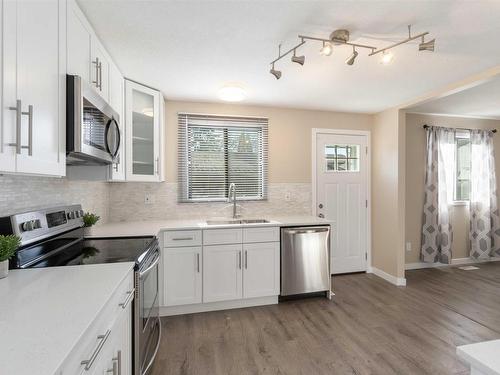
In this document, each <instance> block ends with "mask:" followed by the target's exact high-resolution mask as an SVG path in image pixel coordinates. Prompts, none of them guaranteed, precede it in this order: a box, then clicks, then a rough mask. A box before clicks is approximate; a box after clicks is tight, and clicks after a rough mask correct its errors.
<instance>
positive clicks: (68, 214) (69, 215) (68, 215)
mask: <svg viewBox="0 0 500 375" xmlns="http://www.w3.org/2000/svg"><path fill="white" fill-rule="evenodd" d="M66 219H68V220H69V219H71V212H68V213H66Z"/></svg>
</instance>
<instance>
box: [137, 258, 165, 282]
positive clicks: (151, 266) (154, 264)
mask: <svg viewBox="0 0 500 375" xmlns="http://www.w3.org/2000/svg"><path fill="white" fill-rule="evenodd" d="M159 261H160V253H159V252H157V255H156V258H155V260H154V261H153V263H152V264H151V265H150V266H149V267H148V268H146V269H145V270H144V271H141V272H139V277H140V278H142V277H143V276H144V275H146V274H147V273H149V271H151V270H152V269H153V268H154V267H156V265H157V264H158V262H159Z"/></svg>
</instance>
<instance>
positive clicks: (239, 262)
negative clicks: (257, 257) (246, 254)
mask: <svg viewBox="0 0 500 375" xmlns="http://www.w3.org/2000/svg"><path fill="white" fill-rule="evenodd" d="M238 267H239V268H240V270H241V251H239V252H238Z"/></svg>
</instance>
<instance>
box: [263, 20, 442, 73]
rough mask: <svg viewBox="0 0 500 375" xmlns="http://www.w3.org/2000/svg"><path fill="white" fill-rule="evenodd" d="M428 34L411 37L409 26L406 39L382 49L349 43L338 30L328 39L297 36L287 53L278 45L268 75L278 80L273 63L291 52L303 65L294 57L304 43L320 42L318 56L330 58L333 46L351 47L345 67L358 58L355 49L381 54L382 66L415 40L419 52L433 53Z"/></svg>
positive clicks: (301, 59) (303, 60) (432, 42)
mask: <svg viewBox="0 0 500 375" xmlns="http://www.w3.org/2000/svg"><path fill="white" fill-rule="evenodd" d="M428 34H429V32H428V31H426V32H424V33H420V34H418V35H414V36H412V35H411V25H408V37H407V38H406V39H404V40H402V41H400V42H397V43H394V44H392V45H390V46H388V47H384V48H378V47H374V46H370V45H366V44H359V43H352V42H350V41H349V36H350V35H349V31H348V30H344V29H339V30H335V31H333V32H332V33H331V34H330V36H329V37H328V39H326V38H318V37H312V36H306V35H299V39H300V43H299V44H297V45H296V46H294V47H292V48H291V49H289V50H288V51H286V52H285V53H283V54H282V53H281V44H280V46H279V49H278V57H277V58H276V59H274V60H273V61H271V63H270V64H271V70H270V73H271V74H272V75H274V76H275V77H276V79H280V77H281V72H280V71H279V70H275V69H274V63H276V62H277V61H279V60H281V59H282V58H283V57H285V56H287V55H288V54H289V53H292V52H293V56H292V61H293V62H294V63H297V64H300V65H304V62H305V56H296V50H297V48H299V47H301V46H302V45H304V44H305V43H306V41H318V42H321V43H322V47H321V49H320V51H319V52H320V54H322V55H324V56H330V55H331V54H332V52H333V45H336V46H341V45H348V46H351V47H352V54H351V55H350V56H349V57H348V58H347V59H346V60H345V63H346V64H347V65H353V64H354V62H355V61H356V58H357V57H358V51H357V50H356V48H358V49H359V48H364V49H368V50H369V51H370V52H369V53H368V56H374V55H377V54H379V53H381V54H382V58H381V63H382V64H389V63H390V62H392V60H393V59H394V55H393V54H392V53H391V52H389V50H391V49H393V48H395V47H397V46H400V45H402V44H406V43H408V42H411V41H413V40H415V39H419V38H420V39H421V42H420V44H419V45H418V50H419V51H431V52H433V51H434V45H435V42H436V39H432V40H430V41H428V42H426V41H425V36H426V35H428Z"/></svg>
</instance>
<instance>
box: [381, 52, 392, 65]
mask: <svg viewBox="0 0 500 375" xmlns="http://www.w3.org/2000/svg"><path fill="white" fill-rule="evenodd" d="M392 60H394V55H393V54H392V52H386V51H384V52H383V53H382V58H381V59H380V63H381V64H382V65H389V64H390V63H391V62H392Z"/></svg>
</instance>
